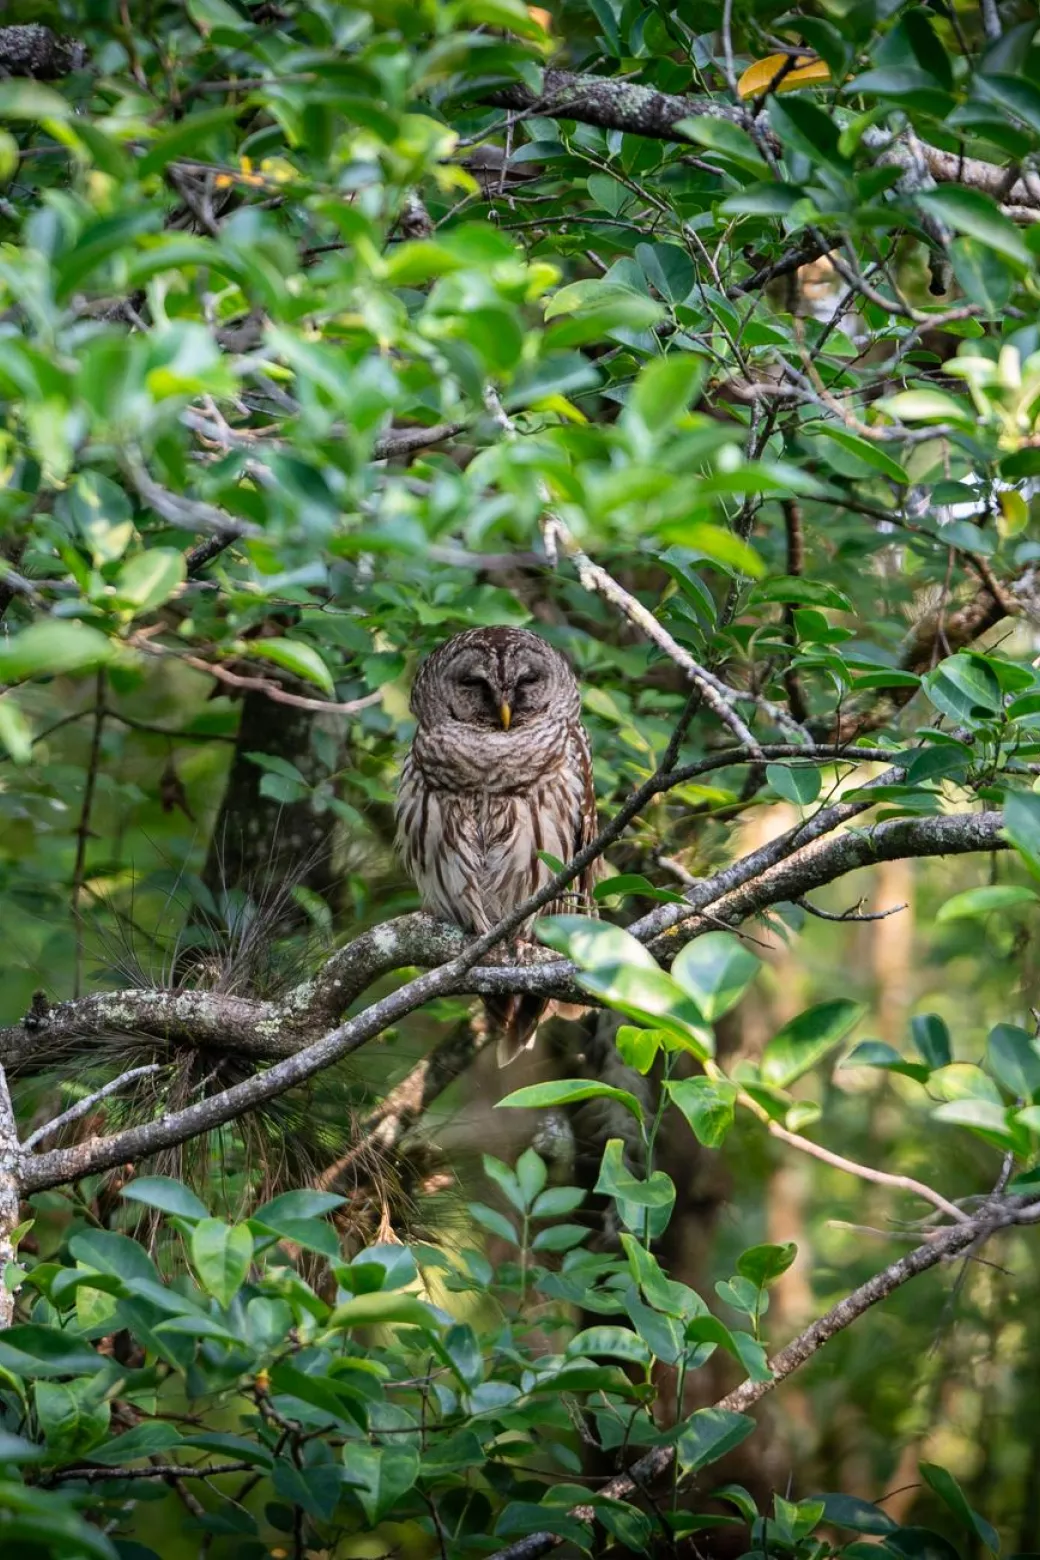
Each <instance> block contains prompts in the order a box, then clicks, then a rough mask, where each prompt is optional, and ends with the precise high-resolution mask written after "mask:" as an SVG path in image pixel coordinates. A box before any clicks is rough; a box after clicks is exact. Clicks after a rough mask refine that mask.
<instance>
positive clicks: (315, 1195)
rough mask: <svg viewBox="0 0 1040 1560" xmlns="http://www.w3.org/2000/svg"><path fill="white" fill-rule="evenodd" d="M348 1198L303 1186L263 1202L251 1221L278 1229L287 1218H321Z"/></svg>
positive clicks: (339, 1206)
mask: <svg viewBox="0 0 1040 1560" xmlns="http://www.w3.org/2000/svg"><path fill="white" fill-rule="evenodd" d="M346 1200H347V1199H346V1198H345V1197H339V1196H337V1194H336V1193H335V1192H319V1191H315V1190H314V1189H313V1188H311V1187H301V1188H300V1189H299V1190H298V1191H294V1192H282V1193H281V1195H280V1196H278V1197H273V1198H272V1199H271V1201H270V1202H265V1203H261V1205H260V1207H259V1208H257V1210H256V1212H255V1213H254V1214H253V1216H252V1220H251V1221H250V1222H255V1223H257V1224H263V1225H266V1226H267V1227H268V1228H269V1229H275V1230H276V1229H277V1228H278V1227H279V1225H281V1224H284V1223H285V1222H286V1221H287V1220H291V1219H320V1218H321V1217H322V1216H323V1215H324V1214H326V1213H331V1212H332V1211H333V1209H334V1208H342V1206H343V1204H344V1203H345V1202H346Z"/></svg>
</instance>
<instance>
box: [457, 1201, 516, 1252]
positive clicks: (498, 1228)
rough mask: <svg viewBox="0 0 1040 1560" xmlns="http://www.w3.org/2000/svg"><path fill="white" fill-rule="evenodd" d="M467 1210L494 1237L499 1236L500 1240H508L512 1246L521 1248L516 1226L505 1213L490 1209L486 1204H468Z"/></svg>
mask: <svg viewBox="0 0 1040 1560" xmlns="http://www.w3.org/2000/svg"><path fill="white" fill-rule="evenodd" d="M466 1206H467V1209H468V1211H469V1213H470V1215H471V1217H472V1218H474V1219H476V1221H477V1223H478V1224H479V1225H480V1226H481V1228H482V1229H485V1230H490V1232H491V1234H492V1235H497V1236H498V1237H499V1239H500V1240H507V1241H508V1242H509V1244H510V1245H511V1246H519V1244H520V1237H519V1235H518V1234H517V1232H516V1227H515V1225H513V1224H511V1223H510V1222H509V1220H508V1219H507V1218H506V1216H505V1214H504V1213H499V1211H498V1209H497V1208H489V1207H488V1206H487V1204H486V1203H480V1202H472V1203H467V1205H466Z"/></svg>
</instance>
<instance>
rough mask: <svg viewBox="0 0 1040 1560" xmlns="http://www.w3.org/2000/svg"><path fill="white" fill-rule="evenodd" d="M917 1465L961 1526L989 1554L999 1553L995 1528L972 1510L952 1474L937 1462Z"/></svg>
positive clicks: (928, 1483)
mask: <svg viewBox="0 0 1040 1560" xmlns="http://www.w3.org/2000/svg"><path fill="white" fill-rule="evenodd" d="M918 1466H919V1467H920V1470H921V1477H922V1478H923V1479H924V1481H925V1483H926V1484H927V1485H929V1486H930V1487H931V1488H932V1489H933V1490H934V1491H935V1493H936V1494H937V1495H938V1497H939V1499H940V1500H941V1501H943V1502H944V1503H945V1504H946V1505H947V1506H948V1507H949V1509H950V1510H951V1511H952V1512H953V1514H954V1516H955V1517H956V1518H957V1521H958V1522H959V1523H960V1525H961V1527H963V1528H964V1529H965V1530H966V1531H967V1532H969V1533H971V1534H973V1535H974V1537H976V1538H979V1539H981V1540H982V1542H983V1543H984V1544H985V1546H986V1548H987V1549H988V1550H989V1551H990V1553H991V1554H993V1555H997V1554H999V1553H1000V1539H999V1537H998V1535H997V1532H996V1529H995V1528H993V1527H991V1526H990V1524H989V1523H988V1522H987V1521H986V1520H985V1518H984V1517H980V1516H979V1514H978V1512H977V1511H973V1510H972V1508H971V1506H969V1504H968V1501H967V1498H966V1496H965V1494H964V1491H963V1490H962V1489H961V1487H960V1485H959V1484H958V1483H957V1480H956V1479H955V1478H954V1476H953V1474H952V1473H949V1472H947V1470H946V1469H945V1468H940V1467H939V1465H938V1463H928V1462H923V1463H920V1464H918Z"/></svg>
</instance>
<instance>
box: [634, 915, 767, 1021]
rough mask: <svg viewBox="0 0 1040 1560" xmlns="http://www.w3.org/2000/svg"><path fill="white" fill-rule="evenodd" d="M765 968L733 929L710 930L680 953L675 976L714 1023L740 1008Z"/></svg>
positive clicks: (677, 956) (673, 972)
mask: <svg viewBox="0 0 1040 1560" xmlns="http://www.w3.org/2000/svg"><path fill="white" fill-rule="evenodd" d="M761 967H762V966H761V963H760V961H759V960H758V959H757V958H756V957H755V955H754V954H753V953H752V952H751V951H750V950H749V949H748V948H746V947H745V946H744V944H743V943H742V942H741V941H740V939H739V938H738V937H735V936H734V935H733V933H732V932H706V933H705V935H704V936H703V937H696V938H694V940H693V941H692V942H688V943H687V944H686V946H685V947H684V948H681V949H680V950H679V952H678V953H677V954H676V956H675V959H674V961H673V963H672V979H673V980H674V981H677V982H678V984H679V985H680V986H681V987H682V989H683V990H684V991H687V992H689V994H690V996H691V997H692V998H693V1000H694V1002H695V1003H696V1004H697V1007H698V1008H699V1009H700V1011H701V1012H702V1013H703V1014H704V1017H705V1018H706V1019H707V1021H708V1023H709V1024H714V1023H715V1022H716V1021H717V1020H718V1019H720V1018H721V1017H722V1016H723V1014H724V1013H728V1012H729V1011H730V1009H731V1008H734V1007H736V1005H737V1003H738V1002H739V1001H740V999H741V997H742V996H743V995H744V993H745V991H746V990H747V989H748V987H749V986H750V985H751V982H752V981H753V980H754V979H755V977H756V976H757V974H758V972H759V970H760V969H761ZM619 1040H620V1036H619Z"/></svg>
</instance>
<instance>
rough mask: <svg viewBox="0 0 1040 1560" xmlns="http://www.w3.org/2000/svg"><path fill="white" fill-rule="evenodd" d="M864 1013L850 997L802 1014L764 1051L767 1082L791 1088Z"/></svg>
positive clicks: (840, 998) (779, 1086)
mask: <svg viewBox="0 0 1040 1560" xmlns="http://www.w3.org/2000/svg"><path fill="white" fill-rule="evenodd" d="M863 1013H864V1008H863V1005H862V1003H859V1002H853V1001H851V1000H850V999H849V998H847V997H839V998H836V999H835V1000H834V1001H833V1002H820V1003H818V1004H817V1005H816V1006H815V1007H811V1008H807V1009H806V1011H805V1012H804V1013H799V1014H798V1016H797V1018H793V1019H791V1021H790V1023H788V1024H785V1025H784V1027H783V1029H781V1030H780V1031H779V1033H778V1034H776V1035H774V1036H773V1038H772V1039H771V1040H770V1041H768V1043H767V1044H766V1047H765V1050H764V1051H763V1053H762V1077H763V1079H764V1081H765V1082H766V1083H769V1084H772V1085H773V1086H774V1087H775V1088H780V1089H788V1088H790V1086H791V1084H792V1083H794V1082H796V1081H797V1079H799V1078H800V1077H801V1076H802V1075H803V1073H807V1072H808V1071H809V1069H810V1068H812V1067H815V1066H816V1064H817V1062H819V1061H822V1059H823V1058H824V1057H825V1056H826V1055H827V1054H828V1052H830V1051H832V1050H833V1049H834V1047H835V1046H836V1045H838V1044H840V1042H841V1041H842V1040H844V1038H845V1036H846V1035H847V1034H848V1033H849V1030H850V1029H852V1028H853V1027H854V1025H855V1024H857V1023H858V1022H859V1020H860V1019H861V1018H862V1016H863Z"/></svg>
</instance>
